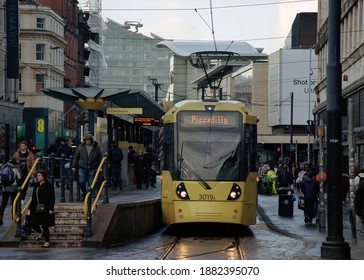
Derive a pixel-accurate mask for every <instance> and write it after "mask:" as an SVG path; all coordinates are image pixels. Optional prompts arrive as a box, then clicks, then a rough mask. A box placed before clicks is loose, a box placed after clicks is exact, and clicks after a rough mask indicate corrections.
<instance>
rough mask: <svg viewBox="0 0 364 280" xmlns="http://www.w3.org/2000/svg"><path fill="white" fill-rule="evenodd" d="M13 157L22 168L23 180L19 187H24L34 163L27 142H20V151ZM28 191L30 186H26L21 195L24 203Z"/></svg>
mask: <svg viewBox="0 0 364 280" xmlns="http://www.w3.org/2000/svg"><path fill="white" fill-rule="evenodd" d="M13 157H15V158H16V162H17V165H19V167H20V171H21V180H20V182H19V185H20V186H22V185H23V183H24V181H25V179H26V178H27V176H28V173H29V171H30V169H31V168H32V165H33V163H34V154H33V153H32V151H30V150H29V149H28V143H27V141H25V140H23V141H21V142H20V144H19V149H18V150H17V151H16V152H15V154H14V156H13ZM27 191H28V184H26V185H25V186H24V188H23V191H22V194H21V200H22V203H23V201H24V200H25V197H26V195H27Z"/></svg>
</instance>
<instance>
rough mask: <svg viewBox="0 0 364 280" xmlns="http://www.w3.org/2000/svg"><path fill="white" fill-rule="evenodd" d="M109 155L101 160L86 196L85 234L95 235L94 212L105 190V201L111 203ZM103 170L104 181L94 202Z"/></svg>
mask: <svg viewBox="0 0 364 280" xmlns="http://www.w3.org/2000/svg"><path fill="white" fill-rule="evenodd" d="M108 164H109V161H108V156H107V155H106V156H104V157H103V158H102V160H101V162H100V165H99V167H98V168H97V171H96V174H95V177H94V179H93V181H92V184H91V186H88V189H87V194H86V196H85V201H84V206H83V213H84V217H85V220H86V230H85V236H86V237H91V236H92V235H93V233H92V229H91V225H92V215H93V214H94V212H95V210H96V208H97V203H98V200H99V198H100V196H101V194H102V193H103V192H104V201H103V203H109V195H108V181H109V180H108ZM101 171H103V173H102V175H103V182H102V183H101V185H100V187H99V189H98V191H97V194H96V196H95V199H94V202H93V203H92V194H93V193H94V190H95V186H96V185H97V182H98V179H99V175H101V174H100V173H101Z"/></svg>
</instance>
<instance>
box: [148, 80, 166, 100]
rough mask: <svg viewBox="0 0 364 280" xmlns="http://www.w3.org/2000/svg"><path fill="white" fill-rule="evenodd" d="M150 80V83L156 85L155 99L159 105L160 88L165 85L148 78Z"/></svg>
mask: <svg viewBox="0 0 364 280" xmlns="http://www.w3.org/2000/svg"><path fill="white" fill-rule="evenodd" d="M148 79H149V81H150V82H151V83H152V84H153V85H154V88H155V95H154V97H155V102H157V103H158V89H159V87H160V86H161V85H163V84H160V83H159V82H158V80H157V79H156V78H151V77H148Z"/></svg>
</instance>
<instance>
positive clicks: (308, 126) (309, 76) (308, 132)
mask: <svg viewBox="0 0 364 280" xmlns="http://www.w3.org/2000/svg"><path fill="white" fill-rule="evenodd" d="M315 46H316V45H313V46H312V47H311V48H310V64H309V73H308V119H307V161H308V163H310V161H311V158H310V157H311V127H312V125H311V76H312V75H313V71H312V55H311V53H312V49H313V48H315Z"/></svg>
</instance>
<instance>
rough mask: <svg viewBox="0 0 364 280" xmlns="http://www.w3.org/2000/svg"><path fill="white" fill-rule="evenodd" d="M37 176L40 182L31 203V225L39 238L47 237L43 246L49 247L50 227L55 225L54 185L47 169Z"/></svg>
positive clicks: (34, 190) (39, 172) (36, 186)
mask: <svg viewBox="0 0 364 280" xmlns="http://www.w3.org/2000/svg"><path fill="white" fill-rule="evenodd" d="M36 176H37V180H38V183H37V184H36V185H35V187H34V189H33V194H32V202H31V204H30V213H31V214H30V217H31V226H32V228H33V229H34V230H35V231H36V232H38V233H39V235H38V238H37V240H42V239H43V238H44V239H45V242H44V244H43V245H42V248H49V247H50V245H49V241H50V232H49V227H53V226H54V225H55V217H54V203H55V194H54V186H53V185H52V184H51V183H50V182H49V181H48V179H47V173H46V171H44V170H38V171H37V173H36Z"/></svg>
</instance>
